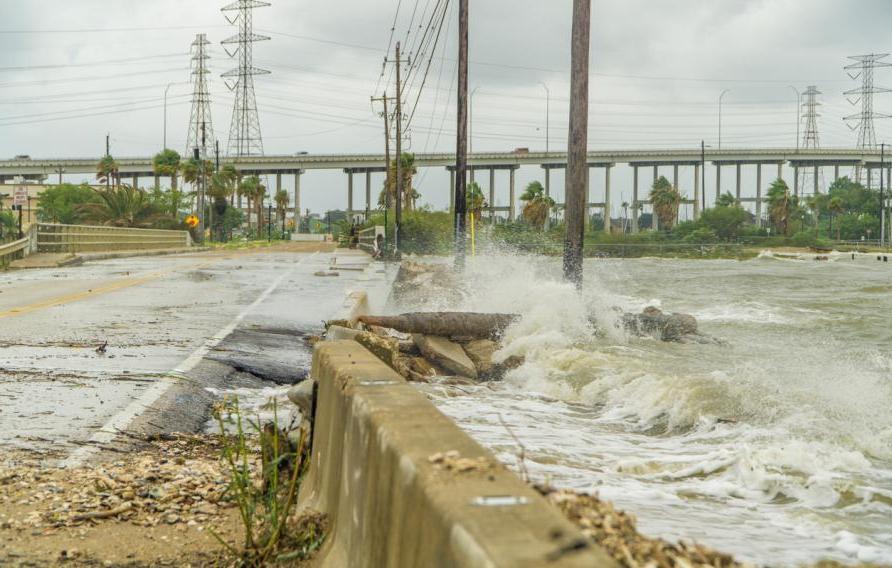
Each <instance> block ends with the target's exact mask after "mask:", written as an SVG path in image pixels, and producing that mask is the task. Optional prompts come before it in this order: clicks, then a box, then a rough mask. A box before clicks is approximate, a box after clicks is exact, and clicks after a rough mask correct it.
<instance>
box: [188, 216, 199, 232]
mask: <svg viewBox="0 0 892 568" xmlns="http://www.w3.org/2000/svg"><path fill="white" fill-rule="evenodd" d="M186 226H188V227H189V228H190V229H192V228H195V227H197V226H198V216H196V215H189V216H188V217H186Z"/></svg>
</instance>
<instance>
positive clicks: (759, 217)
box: [756, 164, 762, 227]
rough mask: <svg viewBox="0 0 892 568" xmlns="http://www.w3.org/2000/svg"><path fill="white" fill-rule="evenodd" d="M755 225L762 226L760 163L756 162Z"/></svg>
mask: <svg viewBox="0 0 892 568" xmlns="http://www.w3.org/2000/svg"><path fill="white" fill-rule="evenodd" d="M756 226H757V227H761V226H762V164H756Z"/></svg>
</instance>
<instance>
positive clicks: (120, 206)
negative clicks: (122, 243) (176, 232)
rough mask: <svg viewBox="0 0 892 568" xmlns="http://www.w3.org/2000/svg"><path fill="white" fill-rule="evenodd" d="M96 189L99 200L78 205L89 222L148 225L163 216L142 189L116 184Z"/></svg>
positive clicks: (120, 225)
mask: <svg viewBox="0 0 892 568" xmlns="http://www.w3.org/2000/svg"><path fill="white" fill-rule="evenodd" d="M94 191H95V192H96V194H97V196H98V197H99V201H98V202H95V203H83V204H80V205H78V212H79V213H80V214H82V215H83V217H84V218H85V219H87V220H88V221H89V222H92V223H98V224H100V225H109V226H113V227H148V226H151V225H152V224H153V223H154V222H155V221H157V220H159V219H160V218H161V217H163V215H159V214H158V212H157V210H156V209H155V207H154V205H153V204H152V202H151V199H150V198H149V195H148V194H147V193H146V192H145V191H143V190H141V189H138V188H134V187H132V186H129V185H116V186H114V187H111V188H106V189H102V190H99V189H96V190H94Z"/></svg>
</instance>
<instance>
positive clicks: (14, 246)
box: [0, 237, 31, 262]
mask: <svg viewBox="0 0 892 568" xmlns="http://www.w3.org/2000/svg"><path fill="white" fill-rule="evenodd" d="M30 246H31V239H30V238H28V237H25V238H24V239H19V240H17V241H13V242H11V243H6V244H4V245H0V262H5V261H7V260H13V259H14V258H16V257H17V256H18V254H19V253H20V252H22V251H24V250H25V249H27V248H28V247H30Z"/></svg>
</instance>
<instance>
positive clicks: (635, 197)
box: [632, 166, 638, 233]
mask: <svg viewBox="0 0 892 568" xmlns="http://www.w3.org/2000/svg"><path fill="white" fill-rule="evenodd" d="M632 232H633V233H637V232H638V166H632Z"/></svg>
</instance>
